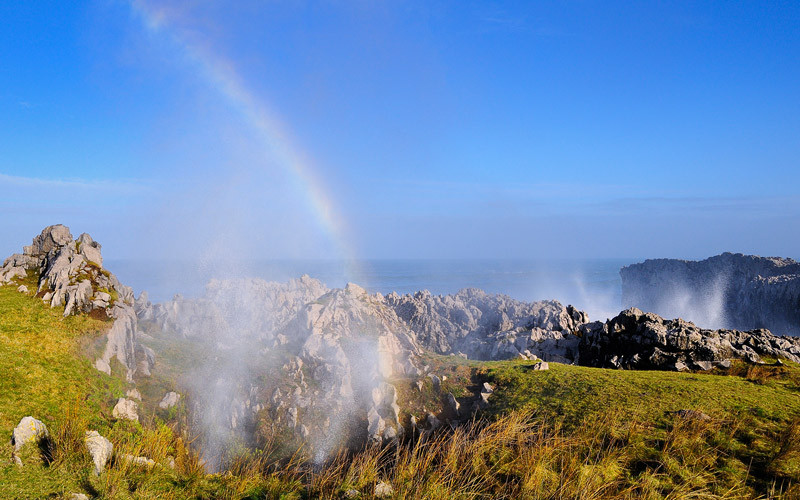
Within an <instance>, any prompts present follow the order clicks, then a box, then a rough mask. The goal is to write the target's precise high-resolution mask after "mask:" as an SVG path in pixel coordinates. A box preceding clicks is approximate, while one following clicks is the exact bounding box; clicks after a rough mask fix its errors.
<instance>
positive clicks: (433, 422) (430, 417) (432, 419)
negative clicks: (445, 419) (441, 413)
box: [425, 413, 442, 431]
mask: <svg viewBox="0 0 800 500" xmlns="http://www.w3.org/2000/svg"><path fill="white" fill-rule="evenodd" d="M425 422H426V423H427V424H428V428H429V429H430V430H432V431H433V430H436V429H438V428H439V426H441V425H442V423H441V422H440V421H439V419H438V418H436V415H434V414H433V413H428V414H427V415H426V416H425Z"/></svg>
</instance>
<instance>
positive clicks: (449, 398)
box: [445, 392, 461, 416]
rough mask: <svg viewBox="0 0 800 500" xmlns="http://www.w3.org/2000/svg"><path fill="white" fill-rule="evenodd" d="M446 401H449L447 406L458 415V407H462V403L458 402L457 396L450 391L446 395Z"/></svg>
mask: <svg viewBox="0 0 800 500" xmlns="http://www.w3.org/2000/svg"><path fill="white" fill-rule="evenodd" d="M445 402H446V403H447V407H448V408H450V410H451V411H452V412H453V413H455V414H456V416H458V409H459V408H461V404H460V403H459V402H458V400H457V399H456V397H455V396H453V393H452V392H448V393H447V396H445Z"/></svg>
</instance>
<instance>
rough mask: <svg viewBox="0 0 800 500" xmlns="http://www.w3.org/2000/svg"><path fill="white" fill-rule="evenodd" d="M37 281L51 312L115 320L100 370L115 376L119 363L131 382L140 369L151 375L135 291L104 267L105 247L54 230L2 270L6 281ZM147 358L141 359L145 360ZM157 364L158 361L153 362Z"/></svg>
mask: <svg viewBox="0 0 800 500" xmlns="http://www.w3.org/2000/svg"><path fill="white" fill-rule="evenodd" d="M27 278H35V281H36V284H37V288H36V296H37V297H40V298H41V299H42V300H43V301H44V302H45V303H47V304H49V305H50V307H61V308H63V310H64V316H69V315H72V314H81V313H93V312H97V313H100V314H101V315H105V316H106V317H108V318H111V319H113V320H114V323H113V325H112V327H111V329H110V330H109V332H108V333H107V335H106V337H107V342H106V346H105V350H104V352H103V354H102V356H101V357H100V358H99V359H98V360H96V362H95V367H97V369H99V370H101V371H103V372H106V373H108V374H110V373H111V360H112V359H115V358H116V359H117V360H118V361H119V362H120V363H122V365H123V367H124V369H125V370H126V376H127V378H128V379H129V380H132V379H133V375H134V373H136V372H137V369H138V371H139V373H140V374H142V375H147V374H149V370H148V369H147V367H148V366H149V367H152V362H150V364H149V365H148V363H147V362H145V363H139V364H138V365H137V352H141V351H142V347H140V346H139V343H138V342H137V338H136V336H137V318H136V314H135V311H134V296H133V290H132V289H131V288H130V287H127V286H125V285H123V284H122V283H120V282H119V280H118V279H117V277H116V276H114V275H113V274H112V273H110V272H109V271H108V270H106V269H104V268H103V257H102V255H101V246H100V244H99V243H98V242H96V241H94V240H93V239H92V237H91V236H89V235H88V234H86V233H83V234H81V235H80V236H79V237H78V239H77V240H73V238H72V234H71V233H70V231H69V228H68V227H66V226H63V225H60V224H57V225H54V226H48V227H46V228H44V230H42V232H41V234H39V235H38V236H36V237H35V238H34V239H33V242H32V243H31V244H30V245H28V246H25V247H23V252H22V253H21V254H14V255H12V256H11V257H9V258H7V259H6V260H5V262H4V263H3V267H2V269H0V282H5V283H8V282H12V281H14V280H17V279H27ZM140 357H141V356H140ZM151 361H152V360H151Z"/></svg>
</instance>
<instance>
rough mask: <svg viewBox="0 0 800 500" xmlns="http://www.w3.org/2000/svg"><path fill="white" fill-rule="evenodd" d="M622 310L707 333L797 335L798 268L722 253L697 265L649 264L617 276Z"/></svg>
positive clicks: (799, 326) (781, 260)
mask: <svg viewBox="0 0 800 500" xmlns="http://www.w3.org/2000/svg"><path fill="white" fill-rule="evenodd" d="M620 276H621V278H622V302H623V306H624V307H637V308H639V309H642V310H645V311H651V312H654V313H656V314H660V315H662V316H666V317H672V318H674V317H682V318H685V319H688V320H691V321H695V322H697V323H699V324H702V325H703V326H705V327H709V328H735V329H739V330H751V329H757V328H766V329H769V330H770V331H772V332H774V333H777V334H784V335H800V262H797V261H794V260H792V259H784V258H778V257H758V256H754V255H742V254H733V253H723V254H721V255H717V256H715V257H710V258H708V259H705V260H702V261H689V260H677V259H654V260H647V261H645V262H642V263H639V264H633V265H630V266H627V267H624V268H622V270H620Z"/></svg>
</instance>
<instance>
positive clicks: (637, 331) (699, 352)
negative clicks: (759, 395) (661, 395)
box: [579, 308, 800, 371]
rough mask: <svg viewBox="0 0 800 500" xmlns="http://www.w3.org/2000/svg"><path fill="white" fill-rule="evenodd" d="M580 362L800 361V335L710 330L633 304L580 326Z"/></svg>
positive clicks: (690, 365) (691, 365)
mask: <svg viewBox="0 0 800 500" xmlns="http://www.w3.org/2000/svg"><path fill="white" fill-rule="evenodd" d="M579 330H580V344H579V349H580V358H579V364H581V365H584V366H596V367H602V368H625V369H638V370H646V369H658V370H675V371H688V370H703V371H705V370H710V369H712V368H713V367H715V366H717V367H723V368H727V367H730V361H731V359H743V360H746V361H748V362H750V363H762V359H761V356H768V357H771V358H777V359H781V358H782V359H787V360H790V361H794V362H796V363H797V362H800V338H797V337H781V336H777V335H773V334H771V333H770V332H769V331H768V330H763V329H759V330H751V331H747V332H742V331H737V330H724V329H723V330H708V329H703V328H699V327H698V326H696V325H694V324H693V323H690V322H688V321H684V320H682V319H673V320H667V319H664V318H662V317H660V316H658V315H657V314H654V313H644V312H642V311H641V310H639V309H636V308H630V309H627V310H625V311H622V312H621V313H620V314H619V315H617V316H616V317H614V318H612V319H610V320H608V321H606V322H599V321H596V322H594V323H586V324H583V325H581V327H580V329H579Z"/></svg>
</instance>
